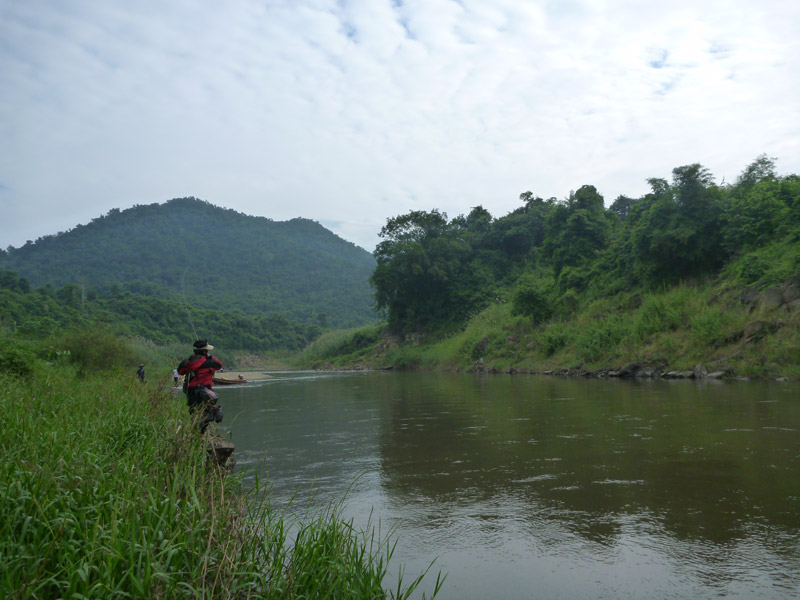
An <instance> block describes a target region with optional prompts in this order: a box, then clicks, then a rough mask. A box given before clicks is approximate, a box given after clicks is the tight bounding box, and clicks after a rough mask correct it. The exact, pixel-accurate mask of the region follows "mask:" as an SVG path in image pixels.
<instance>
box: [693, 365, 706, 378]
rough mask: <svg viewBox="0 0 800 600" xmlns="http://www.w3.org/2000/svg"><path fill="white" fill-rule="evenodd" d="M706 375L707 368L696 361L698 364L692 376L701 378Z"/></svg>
mask: <svg viewBox="0 0 800 600" xmlns="http://www.w3.org/2000/svg"><path fill="white" fill-rule="evenodd" d="M706 375H708V369H706V367H705V365H704V364H703V363H698V365H697V366H696V367H695V368H694V378H695V379H703V377H705V376H706Z"/></svg>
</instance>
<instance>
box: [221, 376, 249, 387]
mask: <svg viewBox="0 0 800 600" xmlns="http://www.w3.org/2000/svg"><path fill="white" fill-rule="evenodd" d="M212 379H213V381H214V383H215V384H219V385H238V384H240V383H247V379H244V378H236V379H232V378H231V379H228V378H227V377H212Z"/></svg>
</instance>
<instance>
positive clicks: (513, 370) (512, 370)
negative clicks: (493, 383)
mask: <svg viewBox="0 0 800 600" xmlns="http://www.w3.org/2000/svg"><path fill="white" fill-rule="evenodd" d="M516 374H517V370H516V369H515V368H514V367H511V368H510V369H509V370H508V371H506V375H516Z"/></svg>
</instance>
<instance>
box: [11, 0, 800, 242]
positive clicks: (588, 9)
mask: <svg viewBox="0 0 800 600" xmlns="http://www.w3.org/2000/svg"><path fill="white" fill-rule="evenodd" d="M798 17H800V8H798V7H797V6H795V3H786V2H781V1H779V0H770V1H767V2H763V3H761V4H759V6H758V7H755V6H752V5H751V4H750V3H744V2H730V1H725V2H722V1H721V0H716V1H711V2H707V3H702V4H698V3H695V2H688V1H686V2H681V1H678V2H673V3H669V4H663V5H656V4H652V3H640V2H621V1H615V2H611V1H610V0H606V1H599V0H597V1H577V0H576V1H574V2H564V1H559V2H555V1H553V2H529V1H527V0H502V1H501V0H493V1H489V0H460V1H455V0H406V1H403V2H399V1H390V0H386V1H378V0H357V1H356V0H340V1H334V0H331V1H326V0H292V1H289V0H269V1H267V2H260V1H259V2H257V1H255V0H253V1H247V0H239V1H236V2H230V3H210V2H198V3H188V2H178V1H169V2H137V3H130V2H122V1H119V2H111V1H109V2H104V3H99V4H98V3H90V2H70V3H68V4H64V3H60V2H56V1H55V0H53V1H45V0H32V1H29V2H24V3H11V2H5V3H0V88H1V89H3V90H4V93H3V94H2V95H0V139H1V140H2V143H0V207H2V209H3V213H4V216H5V217H6V218H5V219H4V220H3V225H2V228H0V244H2V245H8V244H13V245H20V244H22V243H24V241H25V240H26V239H33V238H35V237H38V236H40V235H44V234H48V233H54V232H56V231H59V230H64V229H67V228H69V227H72V226H74V225H76V224H77V223H79V222H86V221H88V220H89V219H91V218H93V217H95V216H97V215H99V214H101V213H105V212H107V211H108V210H109V209H110V208H114V207H127V206H130V205H132V204H135V203H149V202H156V201H164V200H167V199H169V198H172V197H175V196H185V195H195V196H199V197H202V198H204V199H206V200H208V201H210V202H212V203H215V204H219V205H222V206H226V207H231V208H234V209H236V210H240V211H242V212H245V213H249V214H257V215H264V216H269V217H271V218H274V219H278V220H281V219H288V218H292V217H295V216H305V217H309V218H313V219H316V220H319V221H320V222H322V223H323V224H325V223H329V224H330V226H331V227H332V228H333V230H334V231H336V232H337V233H339V234H340V235H342V236H343V237H345V238H346V239H349V240H351V241H354V242H356V243H358V244H360V245H362V246H364V247H366V248H367V249H370V250H371V249H372V248H373V247H374V245H375V243H376V242H377V232H378V231H379V229H380V228H381V226H382V225H383V224H384V223H385V221H386V218H388V217H391V216H394V215H397V214H400V213H403V212H406V211H408V210H412V209H431V208H440V209H442V210H444V211H445V212H447V213H448V214H449V215H451V216H455V215H456V214H458V213H462V212H468V211H469V208H470V207H471V206H475V205H477V204H483V205H484V206H485V207H487V208H488V209H489V210H490V211H491V212H492V213H493V214H494V215H495V216H501V215H502V214H505V213H506V212H508V211H509V210H512V209H514V208H516V207H517V206H518V205H519V200H518V196H519V193H521V192H523V191H526V190H531V191H533V192H534V193H536V194H538V195H541V196H557V197H563V196H565V195H566V194H567V193H569V191H570V190H572V189H576V188H577V187H579V186H581V185H583V184H593V185H595V186H596V187H597V188H598V190H599V191H600V192H601V193H602V194H603V195H604V196H605V197H606V200H607V202H608V203H610V202H611V201H613V199H614V198H615V197H616V196H617V195H619V194H627V195H631V196H636V195H640V194H642V193H644V192H645V191H646V189H647V186H646V183H645V180H646V178H648V177H666V178H669V176H670V173H671V170H672V168H674V167H676V166H680V165H684V164H688V163H692V162H701V163H703V164H704V165H705V166H707V167H708V168H709V169H710V170H711V171H712V172H713V173H714V174H715V175H716V176H717V178H718V179H722V178H723V177H724V178H727V179H728V180H731V179H732V178H734V177H735V176H736V175H737V174H738V173H739V172H740V171H741V170H742V169H743V168H744V167H745V166H746V165H747V164H748V163H749V162H750V161H751V160H752V159H753V158H754V157H755V156H756V155H758V154H760V153H762V152H766V153H768V154H770V155H772V156H777V157H778V159H779V162H778V167H779V170H781V171H783V172H800V152H799V151H798V150H800V148H798V145H799V144H800V142H798V140H800V135H798V134H800V109H798V98H799V97H800V78H798V77H797V75H796V74H797V73H798V72H800V69H799V68H798V67H800V64H798V63H799V62H800V59H798V56H800V48H798V42H797V41H796V33H795V28H794V26H793V25H792V24H793V23H795V24H796V23H797V22H798Z"/></svg>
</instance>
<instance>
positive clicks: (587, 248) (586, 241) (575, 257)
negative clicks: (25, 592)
mask: <svg viewBox="0 0 800 600" xmlns="http://www.w3.org/2000/svg"><path fill="white" fill-rule="evenodd" d="M546 225H547V236H546V239H545V243H544V248H545V252H546V254H547V255H548V256H549V257H550V258H551V260H552V263H553V269H554V270H555V275H556V277H558V275H559V273H560V272H561V269H563V268H564V267H566V266H574V265H578V264H580V263H582V262H584V261H587V260H590V259H592V258H593V257H595V256H596V255H597V253H598V252H600V251H601V250H602V249H603V248H605V246H606V244H607V243H608V240H609V235H610V232H611V224H610V222H609V220H608V217H607V215H606V212H605V208H604V206H603V197H602V196H601V195H600V194H599V193H597V189H595V187H594V186H593V185H584V186H583V187H581V188H580V189H579V190H578V191H577V192H573V193H571V194H570V196H569V198H568V199H567V201H566V202H564V203H562V204H559V205H557V206H556V208H555V209H554V210H553V211H552V212H550V214H549V215H548V219H547V223H546Z"/></svg>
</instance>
